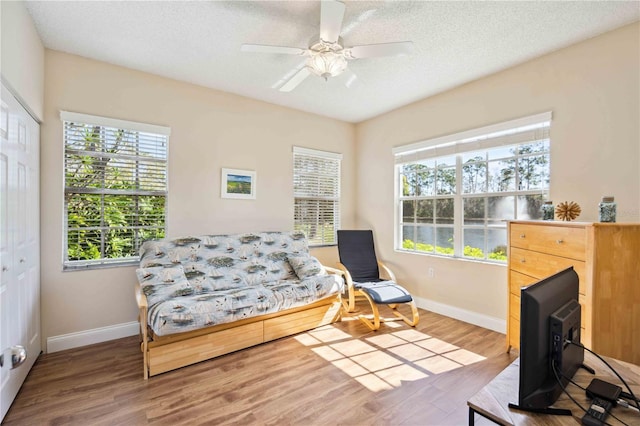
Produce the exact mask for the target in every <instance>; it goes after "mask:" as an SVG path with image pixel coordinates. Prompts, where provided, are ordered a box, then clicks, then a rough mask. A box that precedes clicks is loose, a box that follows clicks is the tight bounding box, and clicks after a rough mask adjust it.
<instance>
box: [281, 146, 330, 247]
mask: <svg viewBox="0 0 640 426" xmlns="http://www.w3.org/2000/svg"><path fill="white" fill-rule="evenodd" d="M341 160H342V154H335V153H332V152H325V151H316V150H313V149H307V148H299V147H294V148H293V196H294V229H296V230H300V231H303V232H304V233H305V234H306V236H307V238H308V240H309V245H312V246H321V245H331V244H336V243H337V241H338V240H337V233H336V231H337V230H338V228H339V226H340V162H341Z"/></svg>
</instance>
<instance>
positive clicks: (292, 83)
mask: <svg viewBox="0 0 640 426" xmlns="http://www.w3.org/2000/svg"><path fill="white" fill-rule="evenodd" d="M309 74H311V72H310V71H309V69H308V68H307V67H304V68H302V69H301V70H300V71H298V72H297V73H296V74H295V75H294V76H293V77H291V78H290V79H289V81H287V82H286V83H285V84H283V85H282V87H281V88H280V91H281V92H290V91H292V90H293V89H295V88H296V87H298V85H299V84H300V83H302V82H303V81H304V79H305V78H307V77H309Z"/></svg>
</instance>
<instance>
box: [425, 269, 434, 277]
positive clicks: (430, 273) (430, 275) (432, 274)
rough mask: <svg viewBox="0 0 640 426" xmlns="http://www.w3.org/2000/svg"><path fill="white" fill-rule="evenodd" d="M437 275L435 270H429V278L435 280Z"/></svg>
mask: <svg viewBox="0 0 640 426" xmlns="http://www.w3.org/2000/svg"><path fill="white" fill-rule="evenodd" d="M434 275H435V271H434V270H433V268H429V270H428V271H427V276H428V277H429V278H433V277H434Z"/></svg>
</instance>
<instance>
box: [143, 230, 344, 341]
mask: <svg viewBox="0 0 640 426" xmlns="http://www.w3.org/2000/svg"><path fill="white" fill-rule="evenodd" d="M136 274H137V276H138V281H139V283H140V286H141V288H142V291H143V292H144V294H145V295H146V296H147V301H148V305H149V311H148V324H149V326H150V327H151V328H152V330H153V331H154V333H155V334H156V335H158V336H164V335H168V334H173V333H181V332H185V331H191V330H196V329H198V328H202V327H208V326H212V325H217V324H223V323H228V322H232V321H237V320H240V319H244V318H250V317H254V316H258V315H264V314H269V313H274V312H278V311H281V310H284V309H289V308H295V307H299V306H304V305H307V304H310V303H313V302H315V301H317V300H321V299H324V298H326V297H329V296H333V295H335V294H337V293H341V292H342V288H343V286H344V282H343V281H342V278H341V277H340V276H338V275H329V274H327V273H326V272H325V270H324V268H323V267H322V265H321V264H320V262H318V260H317V259H315V258H314V257H312V256H310V255H309V248H308V243H307V239H306V237H305V236H304V234H303V233H301V232H295V231H294V232H265V233H255V234H235V235H205V236H199V237H187V238H177V239H165V240H158V241H147V242H145V243H144V244H143V245H142V246H141V248H140V268H139V269H137V270H136Z"/></svg>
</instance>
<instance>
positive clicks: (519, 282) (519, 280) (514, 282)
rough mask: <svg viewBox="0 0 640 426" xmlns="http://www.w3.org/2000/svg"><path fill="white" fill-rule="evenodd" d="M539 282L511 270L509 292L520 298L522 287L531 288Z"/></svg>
mask: <svg viewBox="0 0 640 426" xmlns="http://www.w3.org/2000/svg"><path fill="white" fill-rule="evenodd" d="M538 281H539V280H538V279H537V278H534V277H531V276H529V275H525V274H521V273H520V272H517V271H514V270H513V269H511V270H509V286H510V289H509V292H510V293H512V294H517V295H518V296H520V289H521V288H522V287H526V286H529V285H531V284H533V283H536V282H538Z"/></svg>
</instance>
